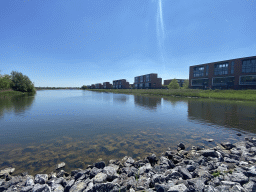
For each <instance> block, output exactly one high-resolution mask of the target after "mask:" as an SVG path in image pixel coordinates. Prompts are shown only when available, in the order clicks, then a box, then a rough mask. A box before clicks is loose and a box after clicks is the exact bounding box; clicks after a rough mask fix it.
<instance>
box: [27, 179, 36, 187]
mask: <svg viewBox="0 0 256 192" xmlns="http://www.w3.org/2000/svg"><path fill="white" fill-rule="evenodd" d="M33 185H35V183H34V180H33V179H32V178H27V180H26V183H25V186H33Z"/></svg>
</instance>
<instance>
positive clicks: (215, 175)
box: [212, 171, 220, 177]
mask: <svg viewBox="0 0 256 192" xmlns="http://www.w3.org/2000/svg"><path fill="white" fill-rule="evenodd" d="M219 175H220V171H216V172H214V173H213V174H212V176H213V177H218V176H219Z"/></svg>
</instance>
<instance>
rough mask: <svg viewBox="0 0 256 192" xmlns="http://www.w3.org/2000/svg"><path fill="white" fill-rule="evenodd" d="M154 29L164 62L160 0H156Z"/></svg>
mask: <svg viewBox="0 0 256 192" xmlns="http://www.w3.org/2000/svg"><path fill="white" fill-rule="evenodd" d="M156 31H157V40H158V46H159V51H160V54H161V58H162V62H163V63H165V59H164V39H165V29H164V19H163V11H162V0H158V8H157V15H156Z"/></svg>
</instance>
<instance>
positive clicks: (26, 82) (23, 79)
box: [11, 71, 35, 93]
mask: <svg viewBox="0 0 256 192" xmlns="http://www.w3.org/2000/svg"><path fill="white" fill-rule="evenodd" d="M11 80H12V83H11V87H12V89H13V90H15V91H21V92H31V93H33V92H35V87H34V84H33V83H32V82H31V81H30V79H29V78H28V76H26V75H23V74H22V73H20V72H17V71H12V72H11Z"/></svg>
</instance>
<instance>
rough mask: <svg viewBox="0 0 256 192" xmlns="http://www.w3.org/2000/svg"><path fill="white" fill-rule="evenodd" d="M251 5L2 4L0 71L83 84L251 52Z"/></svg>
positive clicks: (155, 0) (89, 0)
mask: <svg viewBox="0 0 256 192" xmlns="http://www.w3.org/2000/svg"><path fill="white" fill-rule="evenodd" d="M255 21H256V0H193V1H191V0H1V1H0V24H1V26H0V70H1V74H10V72H11V71H13V70H14V71H19V72H22V73H23V74H25V75H27V76H28V77H29V78H30V79H31V81H32V82H34V83H35V86H49V87H51V86H56V87H62V86H74V87H76V86H78V87H80V86H82V85H89V84H93V83H102V82H105V81H110V82H112V81H113V80H116V79H127V80H128V81H129V82H130V83H133V82H134V77H135V76H138V75H144V74H147V73H158V76H159V77H161V78H162V79H163V80H164V79H171V78H188V74H189V66H190V65H197V64H202V63H208V62H214V61H221V60H227V59H232V58H239V57H247V56H254V55H256V23H255Z"/></svg>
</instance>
